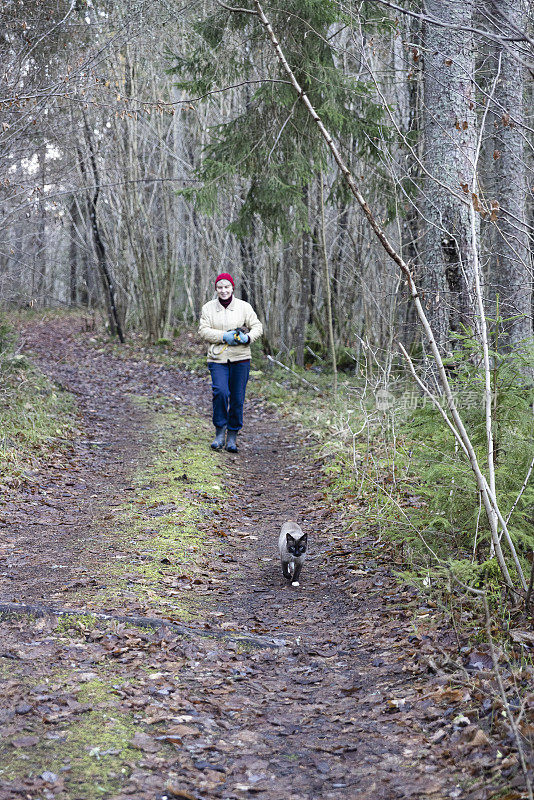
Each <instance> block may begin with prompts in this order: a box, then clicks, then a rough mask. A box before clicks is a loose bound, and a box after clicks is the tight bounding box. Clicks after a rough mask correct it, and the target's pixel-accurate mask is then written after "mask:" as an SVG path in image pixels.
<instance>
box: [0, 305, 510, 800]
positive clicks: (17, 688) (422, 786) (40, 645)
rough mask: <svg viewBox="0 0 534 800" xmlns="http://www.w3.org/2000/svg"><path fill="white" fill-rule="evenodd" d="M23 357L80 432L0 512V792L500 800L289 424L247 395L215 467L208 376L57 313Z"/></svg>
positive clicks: (414, 624)
mask: <svg viewBox="0 0 534 800" xmlns="http://www.w3.org/2000/svg"><path fill="white" fill-rule="evenodd" d="M24 346H25V350H26V351H27V352H31V353H32V354H33V357H34V358H35V359H36V360H37V362H38V364H39V365H40V367H41V369H42V370H43V371H44V372H45V373H46V374H47V375H48V376H49V377H51V378H52V379H53V381H54V382H55V383H56V385H57V387H58V391H61V390H67V391H69V392H71V393H73V394H74V396H75V398H76V402H77V406H78V415H79V416H78V423H77V425H78V429H79V430H78V434H77V435H76V436H75V438H74V441H73V444H72V446H71V447H67V448H66V449H65V450H64V451H62V452H61V453H58V454H57V456H56V457H55V458H54V459H51V460H49V461H48V462H47V463H46V464H45V465H43V466H42V467H41V470H40V472H38V473H36V474H34V475H33V476H32V481H31V482H29V483H28V485H27V486H26V487H24V488H22V489H20V490H19V491H18V492H14V493H12V494H11V495H10V496H9V497H8V498H6V499H5V500H4V502H3V505H2V507H1V509H0V526H1V527H0V532H1V540H0V541H1V555H2V569H1V573H0V581H1V584H0V602H2V603H3V604H4V609H5V611H6V613H5V614H4V617H3V621H2V623H1V624H2V631H3V635H2V644H1V647H0V669H1V671H0V677H1V679H2V684H3V698H4V701H3V704H2V710H1V712H0V721H1V729H2V742H1V752H0V770H1V771H0V798H5V800H7V798H10V799H11V798H15V797H22V798H31V799H32V800H37V798H46V799H47V800H52V798H58V800H62V799H63V798H68V799H69V800H78V799H79V800H92V798H94V797H103V798H114V800H119V798H139V800H155V799H156V798H158V799H159V800H163V798H171V797H178V798H180V797H182V798H245V797H257V798H259V800H264V799H265V800H278V799H279V800H304V798H306V799H309V800H312V799H313V800H319V798H321V800H322V799H323V798H324V800H327V799H328V800H330V798H332V800H349V799H350V800H353V799H355V798H358V799H359V800H371V798H372V799H373V800H379V799H380V800H393V798H408V797H418V798H432V799H435V800H438V798H471V800H477V799H478V798H480V799H481V800H482V798H490V797H505V796H506V797H507V798H519V797H521V796H522V795H521V787H522V785H523V784H522V778H521V776H520V775H519V774H518V772H517V765H516V762H515V759H514V757H513V755H512V756H510V757H508V755H507V753H506V751H503V749H502V743H501V744H499V745H497V743H495V742H494V741H493V739H492V737H491V734H490V733H488V731H487V726H485V725H484V724H483V722H481V709H480V708H479V707H478V706H477V703H476V702H474V700H473V698H472V697H471V695H470V692H469V687H466V686H465V682H463V679H462V673H461V672H458V671H456V672H455V671H454V667H451V666H450V664H449V668H448V671H447V670H446V669H445V668H442V667H441V666H440V665H442V664H443V663H444V659H443V652H444V648H445V649H447V648H449V651H450V650H451V648H452V650H454V647H456V640H455V634H454V631H452V630H449V629H448V627H447V623H446V622H445V621H444V619H442V618H441V617H440V616H439V615H438V612H437V611H436V609H435V608H433V607H432V606H431V605H427V604H426V603H425V600H424V599H423V598H421V597H419V596H418V595H417V593H416V592H415V590H414V589H412V588H410V587H409V586H406V585H402V584H401V583H399V581H398V580H396V579H395V578H394V577H393V575H392V564H391V553H390V551H389V550H388V548H387V547H385V546H384V543H383V542H381V541H378V540H377V534H376V533H374V532H373V531H372V530H365V529H364V528H363V529H362V528H360V529H357V530H358V536H357V537H356V536H355V535H354V533H351V532H349V531H348V530H347V525H348V521H347V517H346V516H345V513H344V511H345V510H344V509H343V508H337V507H336V506H335V505H333V504H332V502H331V501H329V499H328V493H327V489H326V486H325V476H324V472H323V469H322V466H323V465H322V464H321V463H320V462H318V461H315V460H314V452H315V451H314V449H313V447H312V445H311V443H310V442H311V440H310V439H308V438H307V437H306V432H304V431H301V430H298V429H292V428H291V426H290V425H288V423H287V422H285V423H284V422H282V421H281V420H280V419H279V418H278V417H277V415H276V413H275V412H274V411H272V410H269V409H267V408H265V407H263V406H262V404H261V403H260V402H258V401H250V402H249V403H248V405H247V410H246V426H245V429H244V431H243V433H242V435H241V437H240V452H239V454H238V455H236V456H234V455H230V454H227V453H222V454H213V453H211V451H210V450H209V441H210V435H211V426H210V424H209V399H210V398H209V384H208V382H207V378H206V377H204V376H198V375H197V376H192V375H190V374H187V373H185V372H183V371H180V370H178V369H175V368H172V367H167V366H161V365H158V364H156V363H151V362H150V361H149V360H148V359H146V358H144V359H143V358H141V357H140V358H139V359H137V360H136V359H132V358H117V357H116V356H114V355H112V353H111V351H110V350H109V349H108V348H106V347H101V346H100V345H99V343H98V342H95V340H94V339H93V337H92V334H91V333H90V332H89V333H84V332H83V331H82V330H81V327H80V324H79V323H75V322H73V320H72V319H68V320H61V319H56V320H48V321H43V322H34V323H32V324H31V325H28V326H27V327H26V329H25V331H24ZM171 422H172V424H171ZM184 442H186V444H187V446H185V445H184ZM181 448H182V449H181ZM183 448H185V449H183ZM181 453H182V455H181ZM156 462H157V464H156V466H155V463H156ZM157 465H159V467H158V469H159V472H158V469H156V467H157ZM166 465H167V467H166ZM171 472H172V473H173V480H174V481H175V483H174V484H173V485H174V486H175V487H176V491H175V493H174V494H173V493H172V492H171V495H172V496H169V495H167V496H166V497H163V495H161V493H160V494H159V495H158V496H157V497H156V496H154V495H151V494H150V493H151V492H154V491H155V489H154V485H155V484H156V483H157V482H158V481H160V482H161V481H163V482H165V480H166V478H165V475H167V477H168V474H170V473H171ZM162 476H163V477H162ZM165 485H166V486H167V492H169V491H170V490H169V486H170V485H171V484H169V483H166V484H165ZM162 497H163V500H162ZM188 504H189V505H191V507H192V508H193V512H191V509H190V508H189V505H188ZM132 508H134V509H135V513H133V512H132ZM162 517H164V518H165V520H166V523H165V524H166V526H167V527H165V528H164V529H163V528H160V529H158V530H159V531H160V533H159V534H157V535H158V536H160V538H159V539H157V542H158V544H157V546H156V545H155V544H154V543H153V542H152V540H151V536H156V533H154V530H155V529H154V527H151V525H152V522H153V521H154V520H157V519H160V518H162ZM290 518H298V520H299V521H300V522H301V524H302V526H303V527H305V528H306V530H308V532H309V537H310V543H311V548H310V556H309V559H308V562H307V563H306V565H305V567H304V570H303V574H302V580H301V586H300V587H298V588H296V587H292V586H288V585H287V584H286V582H285V581H284V580H283V578H282V575H281V570H280V565H279V562H278V559H277V553H276V541H277V535H278V530H279V527H280V525H281V523H282V522H284V521H285V520H286V519H290ZM151 520H152V522H151ZM155 524H156V523H154V525H155ZM173 526H174V527H173ZM174 529H175V530H176V531H182V533H180V535H179V536H178V534H176V535H177V536H178V538H177V539H176V540H175V539H173V534H172V531H173V530H174ZM162 530H164V531H165V535H164V536H163V534H162V533H161V531H162ZM169 531H171V533H169ZM183 531H186V533H183ZM186 534H187V535H186ZM161 537H163V538H161ZM165 537H166V538H165ZM184 537H185V538H184ZM154 541H156V540H154ZM162 542H163V544H162ZM162 548H163V549H162ZM9 604H25V606H26V607H27V608H26V611H28V610H29V611H30V612H31V613H29V614H28V613H20V614H18V615H17V614H15V615H14V614H12V613H11V614H9V613H7V612H8V611H9V608H13V606H9ZM28 607H30V608H29V609H28ZM39 609H43V613H42V614H41V613H40V610H39ZM62 609H68V610H72V611H78V612H82V613H80V615H79V616H75V615H74V616H69V617H64V616H61V614H60V611H61V610H62ZM99 613H102V614H104V613H105V614H108V615H110V616H111V617H114V619H107V620H106V619H102V618H100V617H98V616H97V615H98V614H99ZM124 617H130V618H131V617H137V618H138V623H139V624H131V622H128V621H124V619H120V618H124ZM140 618H142V619H140ZM147 618H150V619H152V618H158V619H160V620H161V619H163V620H167V621H169V622H171V621H172V622H174V623H175V624H176V626H177V627H174V628H173V627H168V626H165V625H158V624H156V626H155V627H145V626H144V624H143V623H142V621H143V620H144V619H147ZM458 658H459V659H461V655H459V656H458ZM485 728H486V729H485ZM499 747H500V748H501V749H500V750H499ZM507 759H508V761H507Z"/></svg>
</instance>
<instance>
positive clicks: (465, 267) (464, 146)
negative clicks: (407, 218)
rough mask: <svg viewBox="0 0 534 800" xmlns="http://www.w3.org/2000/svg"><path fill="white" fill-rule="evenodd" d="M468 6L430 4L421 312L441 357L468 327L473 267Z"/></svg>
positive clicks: (464, 2) (458, 0)
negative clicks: (434, 21)
mask: <svg viewBox="0 0 534 800" xmlns="http://www.w3.org/2000/svg"><path fill="white" fill-rule="evenodd" d="M473 7H474V2H473V0H448V2H446V3H444V2H443V1H442V0H427V2H426V9H425V10H426V14H427V15H428V16H429V17H433V18H435V19H437V20H440V21H442V22H444V23H446V24H447V27H441V26H439V25H435V24H432V23H429V22H426V23H425V31H424V37H425V61H424V114H423V127H424V143H423V162H424V166H425V169H426V171H427V177H426V178H425V180H424V184H423V196H422V198H421V200H420V208H421V214H422V217H423V219H424V222H423V231H422V244H421V254H422V261H423V270H422V272H423V290H424V302H425V309H426V313H427V316H428V320H429V322H430V325H431V327H432V329H433V331H434V335H435V338H436V342H437V344H438V347H440V349H445V351H448V350H450V331H451V330H453V331H454V330H458V329H460V328H461V326H462V325H466V326H471V325H472V324H473V312H472V309H473V302H472V300H473V297H474V291H473V283H474V263H473V262H474V259H473V247H472V240H471V231H470V222H469V209H468V205H467V202H466V201H469V200H470V197H469V192H470V186H471V182H472V169H473V167H472V165H473V161H474V154H475V150H476V118H475V106H474V83H473V77H474V41H473V35H472V33H470V32H469V31H468V30H467V29H468V28H469V27H470V26H471V24H472V14H473Z"/></svg>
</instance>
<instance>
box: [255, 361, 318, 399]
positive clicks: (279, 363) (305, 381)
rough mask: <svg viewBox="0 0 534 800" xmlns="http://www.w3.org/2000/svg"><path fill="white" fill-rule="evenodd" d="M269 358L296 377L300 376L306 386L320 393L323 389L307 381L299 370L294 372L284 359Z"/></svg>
mask: <svg viewBox="0 0 534 800" xmlns="http://www.w3.org/2000/svg"><path fill="white" fill-rule="evenodd" d="M267 358H268V359H269V361H272V362H273V364H277V365H278V366H279V367H282V369H285V370H286V371H287V372H290V373H291V374H292V375H294V376H295V378H298V379H299V381H302V383H305V384H306V386H309V387H310V389H313V390H314V391H315V392H318V393H320V391H321V390H320V389H319V388H318V387H317V386H314V385H313V383H310V382H309V381H307V380H306V378H303V377H302V376H301V375H299V374H298V372H294V371H293V370H292V369H290V368H289V367H288V366H286V365H285V364H284V363H283V362H282V361H278V359H276V358H273V357H272V356H267Z"/></svg>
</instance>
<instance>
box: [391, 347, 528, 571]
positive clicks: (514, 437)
mask: <svg viewBox="0 0 534 800" xmlns="http://www.w3.org/2000/svg"><path fill="white" fill-rule="evenodd" d="M461 344H462V345H463V348H462V350H460V351H459V352H457V353H456V354H455V356H454V359H451V361H450V363H449V365H448V366H449V369H451V372H453V373H454V374H453V375H452V376H451V381H452V386H453V390H454V392H455V396H456V400H457V403H458V407H459V409H460V411H461V413H462V417H463V420H464V424H465V425H466V428H467V429H468V430H469V433H470V437H471V441H472V443H473V446H474V447H475V451H476V454H477V458H478V460H479V463H480V465H481V467H482V468H483V469H484V470H485V471H487V459H488V456H487V441H486V423H485V410H484V404H483V397H484V393H483V375H482V370H481V369H480V363H479V353H478V349H477V348H476V346H475V342H474V340H473V339H472V338H471V336H469V335H468V336H464V337H463V340H462V342H461ZM491 356H492V359H493V364H494V368H493V376H492V377H493V386H492V395H493V397H492V406H493V417H494V429H493V436H494V443H495V453H494V465H495V481H496V489H497V499H498V501H499V506H500V508H501V510H502V511H503V514H504V516H505V518H506V516H507V514H508V513H509V512H510V511H511V509H512V507H513V506H514V503H515V501H516V499H517V497H518V494H519V491H520V489H521V487H522V485H523V482H524V481H525V478H526V476H527V473H528V470H529V467H530V464H531V462H532V458H533V451H532V409H533V404H534V387H533V386H532V384H531V383H530V382H529V381H527V380H525V378H524V374H525V364H526V362H528V361H529V360H530V356H529V354H528V353H526V352H520V351H519V352H512V353H507V354H502V353H501V354H499V353H497V352H493V353H492V354H491ZM399 433H400V435H401V436H402V438H403V439H404V440H405V446H404V447H403V448H401V449H400V451H399V453H401V454H402V455H400V460H401V461H404V462H405V463H406V460H407V459H408V458H409V459H410V469H411V470H413V471H415V473H416V474H418V475H420V477H421V479H420V485H419V487H418V492H419V493H420V494H421V495H422V496H423V497H424V498H425V499H426V507H425V508H424V509H422V510H420V511H419V512H416V514H415V515H414V517H415V518H420V519H419V522H421V523H424V524H426V526H428V528H430V529H431V530H432V531H433V532H434V533H433V538H437V540H438V543H439V539H440V538H441V539H442V540H443V544H444V545H445V546H444V550H443V554H445V553H446V551H447V549H448V548H449V547H450V545H451V544H454V547H455V548H458V550H457V551H458V552H459V553H461V552H462V551H463V552H464V553H471V552H472V551H473V548H474V547H475V544H476V547H477V554H478V558H479V560H483V558H484V556H483V554H487V552H488V548H487V546H488V545H489V539H490V533H489V525H488V521H487V518H486V514H485V511H484V509H483V507H482V506H481V503H480V501H479V493H478V489H477V486H476V481H475V477H474V474H473V472H472V470H471V468H470V465H469V463H468V462H467V460H466V458H465V456H464V455H463V453H462V452H461V451H459V450H458V448H456V447H455V443H454V441H453V439H452V437H451V434H450V432H449V430H448V429H447V428H446V427H445V426H444V425H443V421H442V418H441V415H440V414H439V413H438V411H437V410H436V409H435V408H434V407H433V406H432V405H430V404H428V403H425V404H424V405H422V406H421V407H419V408H417V410H416V411H415V413H413V414H412V415H411V416H410V418H409V419H407V420H406V421H405V423H404V424H403V425H402V427H401V429H400V430H399ZM415 443H417V444H415ZM399 466H400V465H399ZM400 469H401V471H402V466H400ZM533 477H534V476H531V479H530V481H529V482H528V483H527V485H526V487H525V488H524V491H523V493H522V495H521V498H520V500H519V501H518V502H517V504H516V505H515V507H514V510H513V514H512V516H511V518H510V523H509V531H510V534H511V536H512V539H513V541H514V544H515V546H516V548H517V549H518V552H519V553H520V554H521V553H522V554H523V555H524V554H526V553H527V552H528V551H529V550H531V549H532V548H534V480H533ZM414 522H415V523H416V524H417V519H414ZM482 566H483V565H482ZM486 571H487V570H486Z"/></svg>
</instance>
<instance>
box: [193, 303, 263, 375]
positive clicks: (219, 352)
mask: <svg viewBox="0 0 534 800" xmlns="http://www.w3.org/2000/svg"><path fill="white" fill-rule="evenodd" d="M244 325H245V326H246V327H247V328H248V330H249V334H248V335H249V337H250V341H251V342H255V341H256V339H259V338H260V336H261V335H262V333H263V326H262V324H261V322H260V321H259V319H258V317H257V316H256V312H255V311H254V309H253V308H252V306H251V305H250V303H245V301H244V300H239V299H238V298H237V297H232V302H231V303H230V305H229V306H228V308H225V307H224V306H223V305H221V303H219V298H216V299H215V300H210V302H209V303H206V305H204V306H202V313H201V315H200V325H199V327H198V332H199V334H200V335H201V337H202V338H203V339H204V341H205V342H209V345H210V346H209V348H208V361H213V362H215V363H217V364H226V362H227V361H244V360H245V359H247V358H250V346H249V345H248V344H238V345H227V344H226V343H225V342H224V341H223V334H224V333H226V331H231V330H234V329H235V328H242V327H243V326H244Z"/></svg>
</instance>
